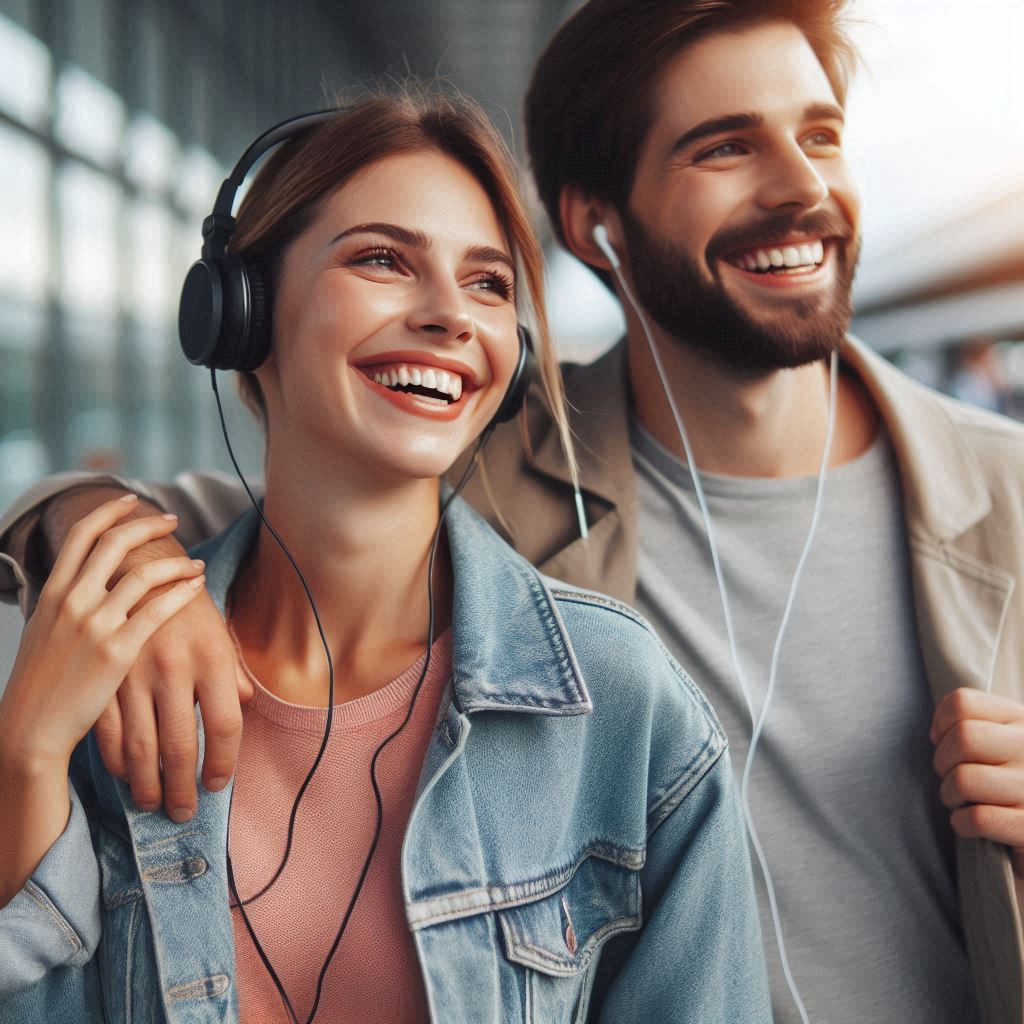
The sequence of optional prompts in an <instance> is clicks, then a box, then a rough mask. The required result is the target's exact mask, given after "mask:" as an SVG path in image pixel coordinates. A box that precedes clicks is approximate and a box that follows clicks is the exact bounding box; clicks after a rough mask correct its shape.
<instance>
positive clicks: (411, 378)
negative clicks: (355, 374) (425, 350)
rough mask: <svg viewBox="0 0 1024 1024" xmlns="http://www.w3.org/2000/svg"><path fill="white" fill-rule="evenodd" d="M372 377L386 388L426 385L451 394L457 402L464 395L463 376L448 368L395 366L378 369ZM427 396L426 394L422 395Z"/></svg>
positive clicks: (433, 389)
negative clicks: (451, 371) (387, 368)
mask: <svg viewBox="0 0 1024 1024" xmlns="http://www.w3.org/2000/svg"><path fill="white" fill-rule="evenodd" d="M370 376H371V379H372V380H374V381H375V382H376V383H377V384H382V385H383V386H384V387H386V388H396V387H408V386H409V385H412V386H413V387H424V388H430V389H431V390H432V391H440V392H441V393H442V394H445V395H450V396H451V397H452V398H453V399H454V400H455V401H456V402H457V401H458V400H459V399H460V398H461V397H462V377H461V376H460V375H459V374H457V373H450V372H449V371H448V370H438V369H434V368H432V367H426V368H423V369H420V368H419V367H417V366H405V365H402V366H395V367H393V368H391V369H389V370H377V371H374V372H373V373H372V374H370ZM421 397H423V398H426V397H427V396H426V395H423V396H421Z"/></svg>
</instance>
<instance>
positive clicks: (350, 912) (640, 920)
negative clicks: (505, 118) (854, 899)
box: [0, 93, 770, 1024]
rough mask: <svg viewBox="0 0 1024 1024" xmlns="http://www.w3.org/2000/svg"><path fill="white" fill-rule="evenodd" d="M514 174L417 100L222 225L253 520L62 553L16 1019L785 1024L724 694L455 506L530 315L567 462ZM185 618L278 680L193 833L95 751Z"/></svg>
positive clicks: (369, 121)
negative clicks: (257, 440) (189, 545)
mask: <svg viewBox="0 0 1024 1024" xmlns="http://www.w3.org/2000/svg"><path fill="white" fill-rule="evenodd" d="M510 168H511V164H510V161H509V158H508V155H507V153H506V152H505V151H504V149H503V147H502V145H501V143H500V142H499V141H498V139H497V136H496V135H495V133H494V131H493V129H491V127H490V126H489V125H488V123H487V121H486V119H485V118H484V116H483V115H482V113H481V112H480V111H479V109H478V108H477V107H476V106H475V105H473V104H471V103H469V102H468V101H465V100H462V99H457V100H456V99H451V98H448V97H445V96H441V95H439V94H437V93H427V94H422V95H421V94H408V95H403V96H401V97H398V98H391V97H374V98H371V99H368V100H366V101H364V102H363V103H361V104H358V105H356V106H354V107H349V108H345V109H341V110H339V111H338V112H337V114H336V115H335V116H333V117H328V118H326V119H323V120H322V122H321V123H318V124H316V125H315V126H312V127H308V128H300V129H298V130H297V131H296V133H294V134H293V135H292V137H291V138H289V139H288V141H286V142H284V144H283V145H281V146H280V148H279V149H278V150H277V151H276V152H275V153H274V154H273V155H272V156H271V158H270V159H269V160H268V161H267V162H266V164H265V166H264V167H263V169H262V170H261V171H260V172H259V174H258V175H257V177H256V178H255V180H254V183H253V185H252V188H251V189H250V191H249V193H248V195H247V196H246V199H245V201H244V202H243V204H242V206H241V208H240V210H239V213H238V221H237V228H234V226H233V225H229V226H228V227H227V228H226V229H225V230H226V237H225V236H223V235H222V236H221V242H222V243H225V242H227V241H228V240H229V244H228V246H227V249H228V251H227V252H224V253H222V256H223V259H224V260H226V261H230V260H235V261H242V262H243V263H244V267H245V268H246V272H247V275H248V276H247V278H246V279H247V280H248V281H249V284H250V288H251V294H250V298H251V300H252V303H253V305H252V307H251V309H250V312H251V313H252V322H251V324H250V327H251V329H247V331H246V337H245V339H244V341H245V344H244V346H243V345H241V344H239V345H236V346H235V347H236V349H237V350H239V351H241V350H244V351H242V354H241V355H239V354H238V351H236V357H235V358H234V359H233V360H231V361H229V362H228V363H227V364H225V363H222V362H218V360H217V358H216V357H210V358H203V359H202V360H199V361H203V362H205V363H207V364H208V365H221V366H223V365H236V366H245V367H247V369H246V370H245V376H244V378H243V379H244V387H245V389H246V393H247V395H248V397H249V399H250V402H251V404H253V406H254V407H255V408H256V409H257V411H258V412H259V414H260V415H261V417H262V418H263V420H264V423H265V426H266V428H267V450H266V495H265V499H264V502H263V506H262V509H260V508H257V509H253V510H250V511H249V512H248V513H246V514H244V515H243V516H241V517H240V518H239V519H238V520H237V521H236V522H235V523H234V524H233V525H232V526H230V527H229V528H228V529H227V530H226V531H225V532H224V533H222V534H221V535H220V536H219V537H216V538H215V539H213V540H212V541H209V542H208V543H207V544H206V545H204V546H203V547H202V548H201V549H199V550H197V551H194V552H193V553H192V554H193V558H191V559H189V558H183V557H180V556H179V557H176V558H172V557H162V558H155V559H153V560H150V561H147V562H146V563H145V566H144V568H141V569H137V570H133V571H132V572H129V573H128V574H127V575H125V576H124V578H123V579H121V580H120V582H118V583H116V585H114V586H112V589H109V590H108V584H110V583H111V581H112V578H113V577H114V576H115V573H116V570H117V567H118V566H119V564H120V563H121V562H122V560H123V559H124V558H125V556H126V555H127V554H128V553H130V552H137V551H138V550H139V549H142V548H144V547H145V546H146V545H147V544H148V543H150V542H151V541H152V540H153V539H154V538H157V539H159V538H161V537H163V536H164V535H166V534H167V533H168V532H169V531H170V530H171V529H173V528H174V522H173V520H169V519H166V518H165V519H160V518H158V517H142V518H137V517H133V510H134V509H135V508H136V507H137V503H136V502H135V501H133V500H131V499H128V500H125V499H121V500H116V501H112V502H108V503H106V504H104V505H101V506H100V507H99V508H98V509H96V510H95V511H93V512H92V513H90V514H89V515H88V516H87V517H86V518H85V519H84V520H83V521H82V522H81V523H80V524H79V525H78V526H77V527H75V529H74V530H73V531H72V534H71V536H70V537H69V539H68V541H67V543H66V544H65V546H64V548H63V550H62V551H61V554H60V556H59V557H58V559H57V562H56V565H55V568H54V571H53V576H52V579H51V581H50V582H49V583H48V584H47V585H46V587H45V588H44V589H43V592H42V595H41V597H40V601H39V607H38V610H37V612H36V614H35V615H34V616H33V618H32V620H31V622H30V623H29V626H28V628H27V629H26V633H25V638H24V641H23V644H22V648H21V651H20V652H19V657H18V662H17V664H16V666H15V669H14V671H13V673H12V676H11V681H10V683H9V685H8V688H7V691H6V693H5V695H4V697H3V700H2V702H0V770H3V771H4V772H5V774H6V776H7V777H9V778H17V779H18V780H19V781H20V782H21V783H22V784H21V785H19V786H15V787H7V789H6V791H5V792H4V793H3V794H0V816H2V818H3V820H4V821H5V822H8V823H9V826H10V827H9V828H8V829H5V830H4V831H5V836H4V837H3V838H2V839H0V842H2V843H3V844H5V845H4V846H2V847H0V853H2V854H3V856H2V857H0V903H2V904H4V906H2V908H0V954H2V955H0V1015H2V1016H3V1017H4V1019H19V1020H21V1019H33V1020H52V1021H57V1020H60V1021H66V1020H82V1021H86V1020H88V1021H92V1020H94V1019H99V1018H100V1017H101V1016H102V1018H103V1019H105V1020H107V1021H131V1022H133V1024H140V1022H141V1024H149V1022H153V1024H157V1022H162V1021H163V1020H164V1019H165V1017H166V1018H169V1019H181V1015H182V1014H186V1013H187V1014H188V1019H190V1020H197V1021H198V1020H210V1021H213V1020H226V1019H236V1018H237V1017H239V1016H240V1019H241V1020H243V1021H246V1022H256V1021H285V1022H287V1021H291V1022H293V1024H298V1021H300V1020H303V1021H307V1022H309V1021H312V1020H313V1019H314V1018H315V1017H317V1015H318V1014H319V1016H320V1017H321V1018H322V1019H325V1020H331V1021H339V1022H346V1021H360V1022H377V1021H380V1022H384V1021H424V1020H427V1019H431V1020H437V1021H442V1020H443V1021H445V1022H463V1021H464V1022H473V1024H477V1022H485V1021H492V1022H495V1024H498V1022H509V1021H544V1022H552V1024H557V1022H563V1021H564V1022H569V1021H582V1020H585V1019H591V1017H590V1016H588V1014H589V1015H591V1016H592V1017H593V1018H594V1019H596V1018H602V1019H609V1020H615V1021H630V1020H636V1021H641V1020H643V1021H647V1020H690V1019H692V1020H728V1021H730V1022H737V1024H746V1022H751V1024H753V1022H767V1021H768V1020H769V1019H770V1010H769V1006H768V997H767V990H766V983H765V977H764V966H763V960H762V954H761V950H760V944H759V939H758V934H757V919H756V911H755V909H754V903H753V891H752V884H751V876H750V869H749V864H748V862H747V854H746V845H745V840H744V836H743V829H742V823H741V817H740V814H739V811H738V807H737V802H736V799H735V795H734V792H733V787H732V782H731V776H730V771H729V768H728V764H727V755H726V753H725V742H724V737H723V735H722V732H721V729H720V727H719V725H718V723H717V722H716V721H715V719H714V716H713V714H712V713H711V711H710V709H709V708H708V705H707V703H706V702H705V701H704V699H703V697H702V696H701V695H700V694H699V692H698V691H697V690H696V688H695V687H694V686H693V684H692V683H691V682H690V680H689V679H688V678H687V677H686V676H685V675H684V674H683V673H682V672H681V671H680V670H679V668H678V666H677V665H676V664H675V663H674V662H673V661H672V660H671V659H670V658H669V657H668V656H667V655H666V653H665V652H664V649H663V648H662V646H661V645H660V644H659V643H658V641H657V640H656V638H655V637H654V636H653V634H652V633H651V631H650V629H649V627H648V626H647V624H646V623H645V622H644V621H643V620H642V619H640V618H639V617H638V616H637V615H636V614H635V613H633V612H632V611H631V610H629V609H628V608H626V607H624V606H621V605H618V604H617V603H615V602H613V601H611V600H609V599H607V598H604V597H601V596H600V595H595V594H593V593H590V592H587V591H578V590H574V589H571V588H568V587H566V586H564V585H562V584H557V583H555V582H554V581H551V580H548V579H546V578H544V577H543V576H541V575H540V574H539V573H538V572H537V571H536V570H535V569H534V568H532V567H531V566H530V565H529V564H528V563H527V562H525V561H524V560H523V559H521V558H520V557H519V556H517V555H516V554H514V553H513V552H512V551H511V549H509V548H508V547H507V546H506V545H505V544H504V543H503V542H502V541H501V540H500V539H499V538H498V537H497V535H495V534H494V533H493V532H492V531H491V530H490V528H489V527H488V526H486V525H485V524H484V522H483V521H482V520H480V519H478V518H477V517H476V515H475V514H474V513H473V512H471V511H470V510H469V508H468V506H465V505H463V504H462V503H461V501H460V500H459V499H458V498H457V497H456V496H455V495H454V494H453V493H452V491H451V489H450V488H447V487H445V486H444V485H443V484H442V480H441V478H442V476H443V475H444V474H445V473H447V472H448V471H449V470H450V469H451V467H452V465H453V464H454V463H455V462H456V460H457V459H459V457H460V455H461V454H462V453H463V452H464V451H465V450H466V449H467V448H469V447H471V446H472V445H473V444H474V442H477V443H478V444H482V443H483V442H484V441H486V438H487V437H488V435H489V432H490V429H491V424H492V423H493V422H494V420H495V419H504V418H507V417H508V416H509V415H510V414H511V406H513V405H514V404H515V403H514V401H512V399H511V396H510V390H511V389H512V388H513V384H512V382H513V381H514V380H515V379H517V378H518V377H519V375H520V374H521V371H522V361H523V357H524V355H525V354H526V352H527V349H528V346H529V344H530V342H529V336H528V335H527V333H526V331H525V329H524V328H522V327H521V326H520V325H519V315H518V313H517V309H518V310H522V311H523V312H524V313H525V312H527V311H531V310H532V312H533V314H534V319H535V321H536V326H535V336H536V339H537V341H536V352H535V356H536V360H537V362H538V363H539V364H540V367H541V377H542V387H541V389H540V390H541V392H542V394H543V395H544V396H545V397H546V400H547V402H548V404H549V405H550V406H551V409H552V412H553V414H554V415H555V417H556V418H557V419H558V422H559V423H560V424H561V425H562V436H563V441H564V444H565V448H566V452H567V456H568V457H569V459H570V462H571V449H570V446H569V443H568V437H567V434H566V432H565V429H564V425H565V416H564V411H563V410H562V408H561V384H560V380H559V377H558V373H557V364H556V362H555V359H554V355H553V353H552V350H551V346H550V342H549V339H548V334H547V330H546V327H545V325H544V303H543V297H542V293H541V266H540V250H539V247H538V244H537V241H536V239H535V238H534V236H533V234H532V232H531V231H530V228H529V225H528V221H527V218H526V214H525V212H524V209H523V206H522V203H521V200H520V199H519V197H518V196H517V194H516V192H515V189H514V187H513V183H512V182H513V178H512V172H511V169H510ZM224 223H225V224H226V223H227V222H224ZM208 224H209V225H212V227H211V229H210V232H209V233H216V232H217V231H218V230H220V228H219V227H218V222H217V217H216V216H214V217H213V218H211V219H210V221H209V222H208ZM208 241H209V239H208ZM204 251H205V250H204ZM218 258H219V257H218ZM197 266H199V267H200V268H202V264H198V265H197ZM207 269H209V268H207ZM204 272H205V271H204V270H203V269H200V270H198V271H195V273H197V274H199V275H202V274H203V273H204ZM193 283H194V282H193ZM190 287H191V286H187V288H186V296H187V297H190V292H189V288H190ZM260 300H262V303H263V311H262V313H261V312H260V310H259V309H258V308H257V307H258V304H259V302H260ZM183 308H184V309H185V310H186V314H185V317H184V318H185V320H187V321H188V324H189V325H190V326H189V329H188V330H186V332H185V335H183V342H184V343H185V347H186V351H188V352H189V354H190V357H191V356H192V355H193V354H194V353H193V352H192V350H191V343H192V341H194V337H193V336H192V335H191V334H190V333H189V332H190V331H191V330H192V329H194V328H196V316H197V314H196V313H195V309H194V308H193V307H192V305H191V301H183ZM208 309H209V312H208V313H207V314H206V316H207V318H208V319H210V320H212V319H213V318H214V308H213V305H212V304H211V305H210V306H209V307H208ZM200 319H202V317H200ZM204 332H205V334H206V335H207V336H210V335H212V334H214V333H216V332H213V331H212V328H211V325H210V324H209V323H207V324H205V325H203V324H199V333H200V335H203V334H204ZM229 340H230V341H231V342H232V344H234V343H235V342H239V341H240V339H239V338H232V339H229ZM253 345H255V346H256V348H255V349H253V348H252V347H251V346H253ZM470 466H472V460H471V461H470ZM261 519H262V520H263V522H264V523H267V522H268V521H269V522H270V523H273V524H274V530H273V531H272V530H271V529H270V528H269V526H267V528H263V527H262V526H261ZM282 538H283V540H282ZM284 540H286V541H287V545H288V548H287V549H286V548H285V546H284V542H283V541H284ZM195 556H200V557H198V558H197V557H195ZM204 569H205V573H206V581H207V586H206V590H205V593H204V591H203V587H202V577H201V573H202V572H203V571H204ZM299 569H301V573H300V572H298V571H297V570H299ZM166 584H171V587H170V589H169V590H167V592H166V593H163V594H162V595H159V596H155V597H153V598H152V600H150V601H148V603H147V602H146V601H145V598H146V597H148V596H150V594H151V591H153V590H155V589H156V588H160V587H163V586H164V585H166ZM314 595H315V598H316V600H315V604H314V602H313V596H314ZM307 597H308V600H307ZM211 598H212V601H211V600H210V599H211ZM186 604H188V605H189V607H190V609H191V610H193V611H194V609H196V608H199V609H204V608H205V609H206V611H205V612H197V613H195V614H205V615H208V621H207V623H206V625H207V626H208V627H209V629H211V630H213V631H214V632H211V633H210V634H209V635H210V636H214V635H218V636H219V635H220V633H223V634H224V635H225V637H226V636H227V635H230V638H231V642H233V643H234V644H235V645H236V647H237V651H238V655H239V658H240V659H241V663H242V664H243V666H244V670H245V673H246V675H247V677H248V679H249V681H250V685H251V686H252V688H253V689H254V691H255V696H254V697H253V698H252V700H251V701H250V702H249V703H248V704H247V705H246V707H245V709H244V714H243V719H244V728H243V732H242V742H241V752H240V755H239V762H238V771H237V775H236V778H235V781H234V784H233V787H228V788H222V786H218V785H213V784H211V787H210V789H211V790H218V789H219V791H206V792H203V793H202V794H201V795H200V797H199V805H198V809H197V811H196V813H195V816H194V817H193V815H192V810H191V809H188V808H186V809H184V810H179V811H175V810H173V809H172V811H171V814H170V817H166V816H164V815H163V814H161V813H159V812H156V810H155V808H153V807H150V808H148V809H146V810H140V809H138V808H137V807H136V805H135V804H134V803H133V800H132V795H131V792H130V790H129V789H128V787H127V786H126V785H125V784H124V783H123V782H121V781H120V780H118V779H117V778H115V777H114V776H112V775H111V774H109V773H108V772H107V770H106V769H105V768H104V767H103V766H102V762H101V758H100V755H99V747H98V742H97V739H96V735H95V732H91V731H90V728H91V726H92V725H93V723H94V722H95V721H96V719H97V717H98V716H99V715H100V713H101V712H102V710H103V708H104V706H105V705H106V704H107V702H108V701H109V700H110V698H111V696H112V695H113V694H114V693H115V691H116V690H117V688H118V685H119V683H120V680H121V679H122V678H123V677H124V675H125V671H126V668H127V666H128V665H129V664H130V663H131V662H132V661H133V660H134V659H135V657H136V655H137V654H138V652H139V651H140V650H142V648H143V646H144V645H145V644H146V643H147V642H148V638H149V637H150V635H151V634H152V633H153V631H154V630H156V629H157V627H163V630H170V631H171V633H170V634H167V633H166V632H165V633H164V636H165V637H167V636H168V635H170V636H172V637H173V636H174V635H175V634H174V632H173V631H174V630H175V629H178V630H179V631H180V630H182V629H183V628H186V627H182V626H181V625H180V624H179V623H180V619H176V618H175V613H176V612H177V611H178V609H180V608H182V607H184V606H185V605H186ZM311 605H313V612H314V614H313V615H310V606H311ZM222 616H223V617H222ZM225 620H226V621H225ZM217 631H219V632H217ZM55 640H56V641H57V642H55ZM325 654H326V657H325ZM191 702H192V694H191V693H189V694H187V695H186V705H185V706H186V708H187V712H186V713H188V714H190V713H191ZM171 718H172V715H171V714H170V713H167V714H166V715H165V714H164V713H163V712H161V715H160V728H161V729H163V728H165V726H166V725H167V722H168V721H170V719H171ZM125 724H126V729H128V731H129V732H131V730H132V729H137V728H138V726H137V724H132V723H128V722H126V723H125ZM155 725H156V723H152V727H153V728H154V729H155ZM127 742H128V743H129V744H132V743H134V744H136V745H137V737H136V739H135V740H133V739H132V737H131V736H129V739H128V741H127ZM69 774H70V780H71V796H70V800H69V796H68V792H69V791H68V785H67V781H68V776H69ZM222 785H223V784H222ZM172 806H173V805H172ZM190 819H191V820H190ZM90 826H91V827H90Z"/></svg>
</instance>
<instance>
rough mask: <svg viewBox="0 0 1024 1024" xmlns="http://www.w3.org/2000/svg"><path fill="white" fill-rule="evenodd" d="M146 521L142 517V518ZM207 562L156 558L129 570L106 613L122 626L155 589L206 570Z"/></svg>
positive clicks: (105, 607)
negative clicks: (136, 607) (132, 611)
mask: <svg viewBox="0 0 1024 1024" xmlns="http://www.w3.org/2000/svg"><path fill="white" fill-rule="evenodd" d="M139 522H142V520H139ZM204 568H205V563H204V562H202V561H200V560H199V559H192V558H187V557H185V556H182V557H181V558H156V559H154V560H153V561H152V562H144V563H143V564H142V565H137V566H136V567H135V568H134V569H131V570H129V571H128V572H127V573H125V575H124V576H123V577H122V578H121V579H120V580H119V581H118V583H117V585H116V586H115V587H114V589H113V590H111V591H110V596H109V597H108V598H107V599H106V601H104V603H103V609H102V613H103V615H104V616H109V618H110V621H111V624H112V625H113V626H119V625H120V624H121V623H122V622H123V621H124V620H125V619H127V618H128V615H129V613H130V612H131V610H132V609H133V608H134V607H135V606H136V605H137V604H138V603H139V602H140V601H141V600H143V599H144V598H145V597H147V596H148V595H149V594H150V592H151V591H153V590H155V589H156V588H157V587H162V586H164V585H165V584H167V583H174V582H175V581H176V580H188V579H190V578H194V577H197V576H199V575H200V573H202V571H203V569H204Z"/></svg>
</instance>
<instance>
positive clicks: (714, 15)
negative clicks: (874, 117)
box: [526, 0, 856, 244]
mask: <svg viewBox="0 0 1024 1024" xmlns="http://www.w3.org/2000/svg"><path fill="white" fill-rule="evenodd" d="M844 6H845V0H590V2H589V3H586V4H584V5H583V6H582V7H581V8H580V9H579V10H578V11H577V12H576V13H575V14H574V15H573V16H572V17H571V18H569V20H568V21H566V22H565V24H564V25H562V27H561V28H560V29H559V30H558V31H557V32H556V33H555V35H554V37H553V38H552V40H551V42H550V43H548V46H547V48H546V49H545V50H544V52H543V53H542V54H541V56H540V59H539V60H538V61H537V65H536V67H535V68H534V72H533V78H532V80H531V82H530V87H529V90H528V92H527V94H526V142H527V147H528V149H529V153H530V161H531V165H532V168H533V175H534V178H535V180H536V182H537V190H538V192H539V193H540V198H541V201H542V202H543V203H544V208H545V209H546V210H547V213H548V217H549V218H550V220H551V224H552V226H553V228H554V230H555V232H556V234H557V235H558V238H559V239H560V241H561V242H562V243H563V244H564V243H565V235H564V232H563V230H562V224H561V219H560V216H559V198H560V196H561V193H562V190H563V188H565V186H567V185H574V186H578V187H579V188H580V189H581V190H582V191H583V192H584V193H585V194H587V195H592V196H594V197H595V198H597V199H602V200H605V201H607V202H609V203H611V204H612V205H613V206H614V207H616V208H617V209H624V208H625V205H626V201H627V200H628V198H629V193H630V191H631V189H632V186H633V176H634V173H635V171H636V164H637V159H638V157H639V154H640V150H641V147H642V146H643V143H644V139H645V138H646V137H647V132H648V131H649V129H650V127H651V120H652V117H653V113H654V91H655V89H656V88H657V84H658V81H659V80H660V78H661V74H662V72H663V71H664V69H665V67H666V65H667V64H668V63H669V61H670V60H672V58H674V57H675V56H676V55H677V54H678V53H679V52H680V51H681V50H683V49H685V48H686V47H688V46H692V45H693V44H694V43H696V42H697V41H698V40H700V39H703V38H705V37H706V36H709V35H711V34H713V33H717V32H726V31H736V30H740V29H743V28H748V27H750V26H753V25H760V24H766V23H769V22H775V21H789V22H792V23H793V24H794V25H796V27H797V28H798V29H799V30H800V31H801V32H802V33H803V34H804V36H805V37H806V38H807V41H808V42H809V43H810V45H811V47H812V49H813V50H814V52H815V54H816V55H817V57H818V60H819V61H820V62H821V66H822V68H823V69H824V71H825V74H826V75H827V76H828V80H829V82H830V83H831V85H832V89H833V91H834V92H835V94H836V99H837V100H838V101H839V102H840V104H842V103H844V102H845V99H846V88H847V82H848V78H849V74H850V70H851V68H852V66H853V63H854V59H855V54H856V51H855V49H854V46H853V43H852V42H851V41H850V39H849V37H848V36H847V35H846V33H845V31H844V29H843V24H842V12H843V8H844Z"/></svg>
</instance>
